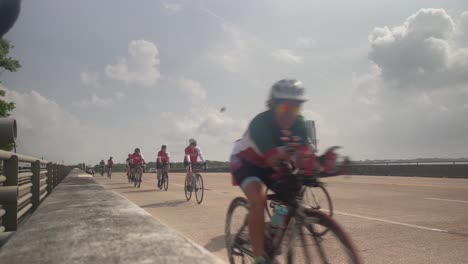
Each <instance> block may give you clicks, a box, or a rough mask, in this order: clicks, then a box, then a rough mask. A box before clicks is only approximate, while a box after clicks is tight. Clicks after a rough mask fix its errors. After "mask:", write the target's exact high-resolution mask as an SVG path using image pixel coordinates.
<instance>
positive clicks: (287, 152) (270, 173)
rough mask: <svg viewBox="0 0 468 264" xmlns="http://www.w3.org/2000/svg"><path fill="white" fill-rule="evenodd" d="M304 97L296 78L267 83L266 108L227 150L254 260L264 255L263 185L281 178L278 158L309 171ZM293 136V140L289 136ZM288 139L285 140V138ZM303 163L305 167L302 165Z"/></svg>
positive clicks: (310, 156) (311, 159)
mask: <svg viewBox="0 0 468 264" xmlns="http://www.w3.org/2000/svg"><path fill="white" fill-rule="evenodd" d="M305 101H306V98H305V95H304V87H303V85H302V83H301V82H300V81H297V80H294V79H284V80H280V81H278V82H276V83H275V84H273V86H272V87H271V91H270V96H269V99H268V101H267V108H268V110H267V111H264V112H262V113H260V114H258V115H257V116H255V117H254V118H253V120H252V121H251V122H250V124H249V126H248V129H247V131H246V132H245V133H244V135H243V136H242V138H241V139H239V140H237V141H236V142H235V144H234V149H233V152H232V154H231V173H232V177H233V184H234V185H239V186H240V188H241V189H242V191H243V192H244V193H245V195H246V196H247V199H248V201H249V204H250V209H249V210H250V213H249V219H248V221H249V223H248V226H249V235H250V240H251V242H252V248H253V253H254V256H255V258H254V259H255V262H254V263H266V260H265V258H264V255H263V254H264V222H265V220H264V210H265V203H266V195H265V190H264V185H266V186H267V187H268V186H271V185H272V184H273V183H274V182H275V181H277V180H279V179H281V178H282V177H283V176H284V175H283V173H282V171H283V170H282V168H283V167H282V166H280V163H281V162H282V161H291V160H294V161H295V163H296V164H295V166H296V167H298V168H303V169H305V171H306V173H308V174H310V173H311V171H312V169H313V166H314V165H312V164H315V158H314V157H315V156H314V153H313V152H312V151H311V147H310V145H309V140H308V137H307V130H306V125H305V122H304V119H303V117H302V116H301V115H300V114H299V112H300V108H301V106H302V104H303V103H304V102H305ZM291 138H295V140H289V139H291ZM288 140H289V141H288ZM305 164H307V167H305V166H304V165H305Z"/></svg>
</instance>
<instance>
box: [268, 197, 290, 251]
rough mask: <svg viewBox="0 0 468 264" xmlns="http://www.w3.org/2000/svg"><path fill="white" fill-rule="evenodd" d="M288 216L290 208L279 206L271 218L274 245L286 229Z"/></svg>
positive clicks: (271, 234)
mask: <svg viewBox="0 0 468 264" xmlns="http://www.w3.org/2000/svg"><path fill="white" fill-rule="evenodd" d="M287 214H288V208H287V207H284V206H277V207H276V208H275V213H274V214H273V216H272V217H271V223H270V238H271V239H272V241H273V243H276V241H277V240H278V239H279V236H280V235H281V233H282V232H283V230H284V229H285V228H286V226H285V225H286V221H285V220H286V215H287Z"/></svg>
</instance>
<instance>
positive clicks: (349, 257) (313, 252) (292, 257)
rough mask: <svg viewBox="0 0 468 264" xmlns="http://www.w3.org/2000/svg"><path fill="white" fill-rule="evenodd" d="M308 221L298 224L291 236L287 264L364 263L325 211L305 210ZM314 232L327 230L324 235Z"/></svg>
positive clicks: (338, 226) (347, 237)
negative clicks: (318, 228) (310, 229)
mask: <svg viewBox="0 0 468 264" xmlns="http://www.w3.org/2000/svg"><path fill="white" fill-rule="evenodd" d="M304 213H305V215H306V217H307V218H306V219H303V221H298V222H297V223H295V226H294V229H293V232H291V235H290V237H289V243H288V253H287V255H286V261H287V263H289V264H291V263H312V258H313V261H314V263H327V264H333V263H340V264H341V263H350V264H360V263H362V262H361V260H360V257H359V255H358V251H357V250H356V248H355V246H354V244H353V243H352V241H351V239H350V238H349V236H348V235H347V234H346V233H345V231H344V230H343V228H342V227H341V226H340V225H339V224H338V223H337V222H336V221H335V220H333V218H331V217H329V216H328V215H327V214H325V213H324V212H322V211H318V210H311V209H306V210H305V211H304ZM309 226H310V227H311V228H312V229H314V228H316V227H321V228H322V229H327V230H328V233H327V235H324V236H319V235H316V232H309V230H308V229H309Z"/></svg>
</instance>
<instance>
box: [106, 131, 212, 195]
mask: <svg viewBox="0 0 468 264" xmlns="http://www.w3.org/2000/svg"><path fill="white" fill-rule="evenodd" d="M199 159H200V160H201V162H202V163H205V158H204V157H203V154H202V152H201V149H200V147H199V146H197V141H196V140H195V139H194V138H190V139H189V145H188V146H187V147H186V148H185V150H184V167H185V170H186V180H185V182H186V184H187V185H189V183H190V175H191V172H192V164H196V163H198V162H199ZM170 162H171V156H170V154H169V151H167V146H166V145H162V146H161V149H160V150H159V151H158V153H157V156H156V169H157V180H158V187H160V184H161V174H162V170H163V169H167V170H169V169H170ZM113 165H114V162H113V160H112V157H110V158H109V160H108V161H107V167H108V168H112V167H113ZM125 165H126V170H127V177H131V176H132V175H133V174H134V172H135V170H136V169H137V168H138V167H142V168H143V170H144V168H145V165H146V161H145V159H144V157H143V155H142V154H141V151H140V148H135V150H134V152H133V153H130V154H128V157H127V159H126V161H125ZM99 166H100V167H101V170H102V172H103V171H104V167H105V166H106V164H105V162H104V160H101V162H100V163H99Z"/></svg>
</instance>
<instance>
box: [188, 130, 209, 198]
mask: <svg viewBox="0 0 468 264" xmlns="http://www.w3.org/2000/svg"><path fill="white" fill-rule="evenodd" d="M198 157H200V159H201V161H202V162H205V158H203V154H202V152H201V150H200V148H199V147H198V146H197V141H196V140H195V139H194V138H191V139H189V146H188V147H186V148H185V156H184V166H185V170H186V171H187V175H186V176H185V186H187V187H188V189H190V188H191V186H192V185H191V175H192V164H194V163H197V162H198Z"/></svg>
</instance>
